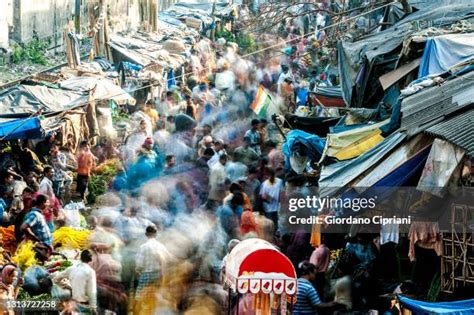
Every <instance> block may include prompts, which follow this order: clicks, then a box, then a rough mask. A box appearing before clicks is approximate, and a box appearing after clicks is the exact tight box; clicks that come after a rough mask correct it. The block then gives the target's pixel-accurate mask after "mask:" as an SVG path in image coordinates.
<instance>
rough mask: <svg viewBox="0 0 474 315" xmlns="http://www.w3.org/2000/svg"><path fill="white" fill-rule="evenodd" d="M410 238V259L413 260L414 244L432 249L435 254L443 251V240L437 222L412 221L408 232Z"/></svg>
mask: <svg viewBox="0 0 474 315" xmlns="http://www.w3.org/2000/svg"><path fill="white" fill-rule="evenodd" d="M408 239H409V240H410V249H409V251H408V257H409V258H410V261H415V260H416V257H415V245H418V246H420V247H422V248H427V249H433V250H434V251H435V252H436V255H438V256H441V254H442V253H443V242H442V240H441V234H440V231H439V225H438V222H421V221H418V222H413V223H412V224H411V226H410V232H408Z"/></svg>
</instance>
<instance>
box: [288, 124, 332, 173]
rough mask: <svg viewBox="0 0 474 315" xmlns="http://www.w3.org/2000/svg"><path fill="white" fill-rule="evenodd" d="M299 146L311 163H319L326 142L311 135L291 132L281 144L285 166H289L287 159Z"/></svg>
mask: <svg viewBox="0 0 474 315" xmlns="http://www.w3.org/2000/svg"><path fill="white" fill-rule="evenodd" d="M299 144H301V145H303V146H304V148H305V153H306V155H307V156H308V157H309V158H310V159H311V160H312V161H319V160H320V159H321V154H322V153H323V151H324V147H325V145H326V141H325V140H324V139H322V138H321V137H319V136H317V135H313V134H310V133H307V132H304V131H302V130H298V129H295V130H292V131H290V132H289V133H288V135H287V136H286V141H285V143H283V146H282V151H283V154H284V155H285V158H286V162H287V165H289V159H290V156H291V155H292V153H293V152H294V151H295V150H296V147H297V146H298V145H299Z"/></svg>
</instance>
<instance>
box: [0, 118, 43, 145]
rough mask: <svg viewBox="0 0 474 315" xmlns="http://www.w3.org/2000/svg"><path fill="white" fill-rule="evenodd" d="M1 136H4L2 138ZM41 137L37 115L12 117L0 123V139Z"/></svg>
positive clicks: (41, 131)
mask: <svg viewBox="0 0 474 315" xmlns="http://www.w3.org/2000/svg"><path fill="white" fill-rule="evenodd" d="M5 136H6V137H5ZM3 137H5V138H4V139H3ZM42 137H43V130H42V128H41V124H40V120H39V118H38V117H32V118H23V119H13V120H9V121H5V122H1V123H0V139H3V140H16V139H38V138H42Z"/></svg>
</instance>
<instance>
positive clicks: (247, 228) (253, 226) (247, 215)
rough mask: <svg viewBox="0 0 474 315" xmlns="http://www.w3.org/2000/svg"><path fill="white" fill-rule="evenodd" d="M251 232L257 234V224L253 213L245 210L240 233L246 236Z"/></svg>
mask: <svg viewBox="0 0 474 315" xmlns="http://www.w3.org/2000/svg"><path fill="white" fill-rule="evenodd" d="M250 232H253V233H257V223H256V222H255V216H254V215H253V212H252V211H250V210H245V211H244V212H243V213H242V217H241V219H240V233H241V234H242V235H244V234H247V233H250Z"/></svg>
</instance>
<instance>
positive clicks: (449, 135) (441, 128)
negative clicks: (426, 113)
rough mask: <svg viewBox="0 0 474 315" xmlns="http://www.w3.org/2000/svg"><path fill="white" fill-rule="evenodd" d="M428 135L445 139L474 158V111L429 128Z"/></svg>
mask: <svg viewBox="0 0 474 315" xmlns="http://www.w3.org/2000/svg"><path fill="white" fill-rule="evenodd" d="M425 132H426V133H428V134H431V135H434V136H436V137H439V138H443V139H445V140H447V141H449V142H451V143H453V144H455V145H457V146H459V147H461V148H463V149H465V150H466V154H467V155H469V156H471V157H474V109H471V110H469V111H467V112H465V113H462V114H459V115H457V116H455V117H453V118H451V119H448V120H446V121H443V122H441V123H439V124H437V125H435V126H433V127H430V128H428V129H427V130H426V131H425Z"/></svg>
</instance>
